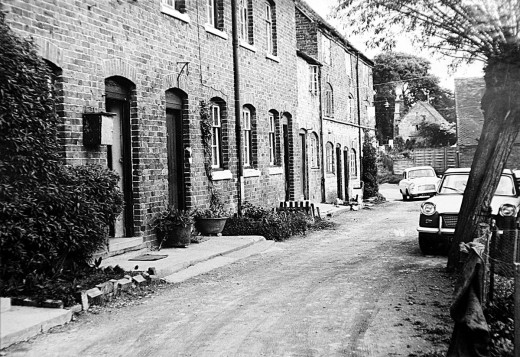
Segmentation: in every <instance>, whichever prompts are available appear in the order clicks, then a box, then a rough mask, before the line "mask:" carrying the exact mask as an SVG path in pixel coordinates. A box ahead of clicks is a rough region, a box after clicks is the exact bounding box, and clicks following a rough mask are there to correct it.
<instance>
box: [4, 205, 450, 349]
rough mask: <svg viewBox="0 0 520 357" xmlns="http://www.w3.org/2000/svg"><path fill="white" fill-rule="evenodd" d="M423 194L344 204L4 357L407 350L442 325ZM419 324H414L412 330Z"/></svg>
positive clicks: (445, 321)
mask: <svg viewBox="0 0 520 357" xmlns="http://www.w3.org/2000/svg"><path fill="white" fill-rule="evenodd" d="M420 203H421V202H420V201H414V202H402V201H394V200H392V201H391V202H389V203H386V204H384V205H381V206H377V207H372V209H365V210H361V211H357V212H354V211H352V212H345V213H341V214H339V215H337V216H336V217H334V218H333V219H334V220H335V221H336V222H338V224H339V226H338V228H337V229H336V230H324V231H319V232H314V233H312V234H309V235H307V236H306V237H297V238H294V239H291V240H288V241H286V242H284V243H276V244H275V245H274V246H273V247H271V248H270V249H268V250H267V251H265V252H264V253H262V254H259V255H255V256H252V257H249V258H247V259H241V260H237V261H236V262H234V263H232V264H229V265H225V266H223V267H221V268H218V269H215V270H212V271H210V272H208V273H206V274H202V275H198V276H195V277H193V278H191V279H189V280H186V281H184V282H182V283H176V284H173V285H172V286H171V288H168V289H165V290H164V291H162V292H161V293H160V294H159V295H156V296H154V297H152V298H149V299H145V300H143V301H142V304H140V305H137V306H132V307H131V308H119V309H118V308H114V309H112V310H109V311H107V312H105V313H103V314H99V315H93V314H88V315H86V316H85V317H83V318H80V319H79V320H78V321H76V322H74V323H72V324H69V325H66V326H63V327H61V328H58V329H57V330H55V331H54V332H53V333H50V334H47V335H43V336H39V337H37V338H36V339H34V340H32V341H30V342H29V343H22V344H20V345H17V346H13V347H12V348H10V349H8V350H7V351H6V352H7V354H8V355H12V356H105V355H110V356H197V357H198V356H203V357H204V356H409V355H410V354H412V353H419V352H421V351H426V350H429V349H432V348H437V347H440V348H444V347H445V346H443V345H441V346H438V345H435V343H433V342H432V341H431V340H430V339H428V338H426V337H425V336H424V334H425V333H427V332H428V329H432V330H433V329H434V328H441V327H442V328H446V326H447V325H449V318H447V315H448V303H449V297H450V295H451V287H450V285H449V284H448V283H447V280H446V277H445V276H443V273H442V272H443V269H444V265H445V263H446V261H445V258H441V257H423V256H422V255H421V254H420V252H419V249H418V247H417V242H416V239H417V238H416V232H415V227H416V220H417V217H418V215H417V212H418V207H419V205H420ZM418 326H420V327H421V329H418Z"/></svg>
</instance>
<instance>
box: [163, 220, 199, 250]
mask: <svg viewBox="0 0 520 357" xmlns="http://www.w3.org/2000/svg"><path fill="white" fill-rule="evenodd" d="M192 230H193V224H189V225H187V226H186V227H184V226H177V227H175V228H173V229H172V230H171V231H169V232H166V233H164V234H165V235H166V237H165V240H164V241H163V244H162V247H163V248H186V247H187V246H188V245H190V242H191V231H192Z"/></svg>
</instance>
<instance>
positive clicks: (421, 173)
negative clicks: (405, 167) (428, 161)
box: [408, 169, 435, 178]
mask: <svg viewBox="0 0 520 357" xmlns="http://www.w3.org/2000/svg"><path fill="white" fill-rule="evenodd" d="M408 177H409V178H418V177H435V172H434V171H432V170H429V169H419V170H412V171H409V172H408Z"/></svg>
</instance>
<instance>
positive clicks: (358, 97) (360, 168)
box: [356, 52, 363, 185]
mask: <svg viewBox="0 0 520 357" xmlns="http://www.w3.org/2000/svg"><path fill="white" fill-rule="evenodd" d="M356 82H357V86H356V88H357V91H356V92H357V114H358V128H359V129H358V130H359V138H358V139H359V148H358V152H359V182H360V185H361V178H362V177H363V141H362V140H363V139H362V137H361V99H360V96H359V52H356Z"/></svg>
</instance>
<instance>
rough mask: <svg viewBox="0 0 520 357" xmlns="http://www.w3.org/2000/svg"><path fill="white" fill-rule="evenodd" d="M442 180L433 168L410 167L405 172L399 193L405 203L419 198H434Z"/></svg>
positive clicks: (400, 182)
mask: <svg viewBox="0 0 520 357" xmlns="http://www.w3.org/2000/svg"><path fill="white" fill-rule="evenodd" d="M440 180H441V179H440V178H439V177H437V175H436V174H435V170H434V169H433V167H431V166H417V167H409V168H407V169H405V170H404V172H403V179H402V180H401V181H399V191H401V195H402V196H403V201H407V200H411V199H412V198H414V197H418V196H433V195H435V193H436V192H437V187H438V186H439V182H440Z"/></svg>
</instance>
